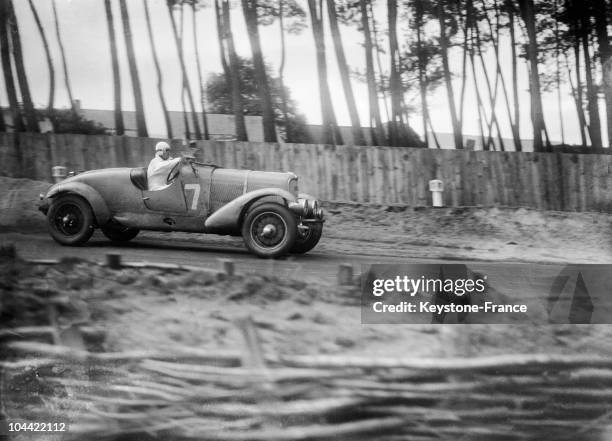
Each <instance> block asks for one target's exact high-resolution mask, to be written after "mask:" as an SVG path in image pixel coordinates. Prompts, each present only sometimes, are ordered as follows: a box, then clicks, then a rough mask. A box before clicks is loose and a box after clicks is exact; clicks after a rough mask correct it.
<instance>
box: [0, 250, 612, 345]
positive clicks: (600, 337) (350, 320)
mask: <svg viewBox="0 0 612 441" xmlns="http://www.w3.org/2000/svg"><path fill="white" fill-rule="evenodd" d="M0 273H1V274H4V275H5V277H4V278H3V280H1V281H0V288H1V290H2V291H3V292H4V293H5V298H6V301H5V302H4V304H3V310H2V314H1V316H2V317H1V318H2V323H3V327H10V328H15V327H19V326H41V325H42V326H44V325H50V324H53V323H51V322H52V321H55V326H56V327H57V329H58V330H59V331H60V338H64V337H65V338H68V339H70V338H71V335H73V334H72V331H73V330H74V329H80V330H82V331H83V332H82V334H83V335H85V336H86V337H87V336H89V337H91V338H92V339H93V340H92V342H93V343H91V342H90V343H91V344H93V346H91V345H90V346H89V349H90V350H96V351H99V350H104V351H129V350H133V349H146V350H161V351H163V350H166V349H168V348H172V347H175V346H183V347H197V348H200V349H204V348H207V349H210V350H220V349H225V350H227V349H232V350H234V349H235V350H238V351H240V350H243V349H244V348H245V342H244V339H243V336H242V335H241V332H240V329H239V328H238V327H237V326H236V324H235V322H236V320H238V319H240V318H243V317H245V316H250V317H252V318H253V320H254V322H255V325H256V327H257V329H258V331H259V335H260V338H261V341H262V345H263V349H264V352H265V353H266V354H267V355H270V356H275V355H293V354H346V355H366V356H370V357H374V356H380V357H400V356H414V357H416V356H421V357H447V356H461V357H465V356H472V355H476V354H478V355H492V354H508V353H530V352H545V353H568V354H571V353H576V352H580V353H597V354H604V353H605V354H611V355H612V348H609V347H605V345H604V346H602V342H603V341H607V340H608V339H609V338H610V337H611V336H610V332H612V329H611V327H610V326H604V325H581V326H577V325H548V326H538V327H534V326H533V325H507V326H506V325H463V326H461V327H460V328H461V329H459V328H458V327H457V326H439V325H397V324H388V325H365V324H362V323H361V316H360V314H361V308H360V305H361V301H360V291H359V287H357V286H348V287H339V286H335V285H331V284H326V283H321V282H320V281H317V280H308V279H306V280H304V279H300V280H297V279H287V278H278V277H274V276H272V275H266V274H259V275H256V274H238V275H234V276H231V277H228V276H226V275H224V274H217V273H213V272H211V271H184V270H168V269H143V268H123V269H121V270H112V269H109V268H107V267H104V266H100V265H97V264H92V263H90V262H86V261H82V260H78V259H72V260H66V261H63V262H62V263H61V264H59V265H53V266H47V265H31V264H26V263H22V262H20V261H18V260H17V261H15V260H12V259H6V258H1V257H0ZM47 304H53V305H55V308H56V310H57V316H56V317H52V316H50V315H49V310H48V308H47V307H46V306H45V305H47ZM459 331H460V332H459Z"/></svg>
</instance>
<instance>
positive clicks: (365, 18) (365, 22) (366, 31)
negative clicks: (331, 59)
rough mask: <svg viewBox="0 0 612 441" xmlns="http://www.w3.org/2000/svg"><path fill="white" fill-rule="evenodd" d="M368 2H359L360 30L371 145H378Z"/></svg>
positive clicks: (380, 129)
mask: <svg viewBox="0 0 612 441" xmlns="http://www.w3.org/2000/svg"><path fill="white" fill-rule="evenodd" d="M368 2H369V0H360V1H359V5H360V7H361V28H362V32H363V36H364V39H365V46H364V49H365V55H366V57H365V58H366V82H367V85H368V102H369V107H370V121H369V123H370V127H372V128H373V129H372V144H373V145H380V144H381V143H382V142H383V141H384V139H385V133H384V129H383V127H382V121H381V119H380V106H379V105H378V91H377V90H376V78H375V77H374V58H373V57H372V48H373V45H372V35H371V33H370V19H369V15H368V7H367V3H368Z"/></svg>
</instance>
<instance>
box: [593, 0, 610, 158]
mask: <svg viewBox="0 0 612 441" xmlns="http://www.w3.org/2000/svg"><path fill="white" fill-rule="evenodd" d="M594 7H595V32H596V34H597V43H598V45H599V60H600V62H601V70H602V77H603V81H602V86H603V92H604V99H605V103H606V126H607V131H608V146H612V47H610V37H609V35H608V13H609V11H608V10H607V5H606V2H605V0H595V1H594Z"/></svg>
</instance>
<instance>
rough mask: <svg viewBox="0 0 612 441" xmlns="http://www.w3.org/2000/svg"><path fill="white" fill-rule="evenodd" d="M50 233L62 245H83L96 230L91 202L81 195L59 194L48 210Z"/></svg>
mask: <svg viewBox="0 0 612 441" xmlns="http://www.w3.org/2000/svg"><path fill="white" fill-rule="evenodd" d="M47 221H48V225H49V233H50V234H51V237H53V239H55V241H57V242H59V243H60V244H62V245H81V244H84V243H85V242H87V241H88V240H89V238H90V237H91V235H92V234H93V232H94V215H93V211H92V210H91V207H90V206H89V203H88V202H87V201H86V200H85V199H83V198H82V197H80V196H77V195H74V194H66V195H63V196H58V197H57V199H56V200H54V201H53V202H52V203H51V206H50V207H49V211H48V212H47Z"/></svg>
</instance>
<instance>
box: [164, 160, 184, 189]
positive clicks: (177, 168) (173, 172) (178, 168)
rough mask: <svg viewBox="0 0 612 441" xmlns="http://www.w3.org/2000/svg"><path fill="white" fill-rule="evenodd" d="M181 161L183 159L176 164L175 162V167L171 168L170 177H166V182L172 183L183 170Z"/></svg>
mask: <svg viewBox="0 0 612 441" xmlns="http://www.w3.org/2000/svg"><path fill="white" fill-rule="evenodd" d="M181 163H182V161H178V162H177V163H176V164H174V167H172V169H170V172H169V173H168V177H167V178H166V184H171V183H172V181H174V180H175V179H176V178H177V177H178V174H179V172H180V171H181Z"/></svg>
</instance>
